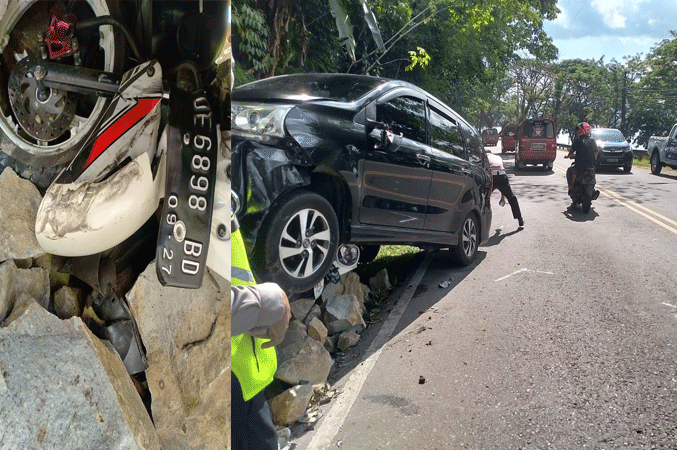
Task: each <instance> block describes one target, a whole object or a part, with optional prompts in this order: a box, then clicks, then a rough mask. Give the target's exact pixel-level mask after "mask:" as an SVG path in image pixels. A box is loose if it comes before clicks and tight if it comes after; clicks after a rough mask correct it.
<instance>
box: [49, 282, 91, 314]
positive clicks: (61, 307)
mask: <svg viewBox="0 0 677 450" xmlns="http://www.w3.org/2000/svg"><path fill="white" fill-rule="evenodd" d="M80 297H81V296H80V295H79V292H78V290H77V289H75V288H72V287H69V286H64V287H62V288H61V289H59V290H58V291H56V292H55V293H54V312H56V315H57V316H58V317H59V319H63V320H66V319H70V318H71V317H73V316H80V315H81V314H82V309H83V306H84V305H83V304H82V302H80V300H79V299H80Z"/></svg>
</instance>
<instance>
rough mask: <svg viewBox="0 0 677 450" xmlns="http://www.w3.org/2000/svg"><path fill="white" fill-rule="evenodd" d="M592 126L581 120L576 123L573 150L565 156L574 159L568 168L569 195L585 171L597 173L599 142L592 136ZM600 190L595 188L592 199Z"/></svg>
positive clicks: (595, 197)
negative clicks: (596, 163)
mask: <svg viewBox="0 0 677 450" xmlns="http://www.w3.org/2000/svg"><path fill="white" fill-rule="evenodd" d="M590 132H591V128H590V125H589V124H588V123H587V122H581V123H579V124H578V125H576V129H575V135H576V137H575V138H574V142H573V143H572V145H571V150H569V154H568V155H566V156H565V158H570V159H574V164H572V165H571V166H570V167H569V168H568V169H567V184H568V186H569V195H570V196H571V195H572V190H573V187H574V184H575V183H576V179H577V178H578V177H579V176H581V175H582V174H583V173H584V172H586V171H588V170H590V171H592V173H593V176H594V173H595V162H596V161H597V153H598V149H597V144H596V143H595V141H594V140H593V139H592V138H591V137H590ZM598 196H599V191H598V190H595V191H594V194H593V197H592V200H595V199H597V197H598Z"/></svg>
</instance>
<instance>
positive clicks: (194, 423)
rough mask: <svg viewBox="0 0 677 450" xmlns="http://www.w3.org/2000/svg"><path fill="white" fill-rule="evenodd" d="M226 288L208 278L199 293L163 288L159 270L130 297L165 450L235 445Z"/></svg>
mask: <svg viewBox="0 0 677 450" xmlns="http://www.w3.org/2000/svg"><path fill="white" fill-rule="evenodd" d="M227 285H228V282H227V281H226V280H225V279H224V278H221V277H219V276H218V275H216V274H215V273H213V272H211V271H208V272H207V273H206V274H205V277H204V280H203V285H202V287H201V288H200V289H178V288H171V287H163V286H162V285H161V284H160V283H159V282H158V279H157V275H156V273H155V263H152V264H150V265H149V266H148V268H147V269H146V270H145V271H144V272H143V273H142V274H141V276H140V277H139V279H138V280H137V282H136V284H135V285H134V287H133V288H132V290H131V291H130V293H129V294H128V299H129V304H130V307H131V309H132V314H133V315H134V317H135V319H136V321H137V324H138V327H139V332H140V334H141V338H142V340H143V343H144V345H145V348H146V352H147V354H146V356H147V358H148V369H147V370H146V378H147V380H148V388H149V389H150V392H151V395H152V399H153V401H152V404H151V410H152V414H153V420H154V423H155V427H156V429H157V432H158V435H159V437H160V441H161V442H162V447H163V449H165V450H170V449H181V450H189V449H202V450H208V449H223V448H224V446H225V445H226V443H227V442H228V439H229V436H230V397H229V396H228V395H224V393H226V392H229V390H230V370H229V368H230V304H229V302H227V301H226V292H229V293H230V288H229V287H228V291H226V288H227Z"/></svg>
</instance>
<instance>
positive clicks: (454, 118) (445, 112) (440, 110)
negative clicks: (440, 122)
mask: <svg viewBox="0 0 677 450" xmlns="http://www.w3.org/2000/svg"><path fill="white" fill-rule="evenodd" d="M431 112H435V113H436V114H439V115H440V116H442V117H443V118H445V119H447V120H449V121H450V122H453V123H454V124H455V125H456V127H457V128H458V130H459V134H460V135H461V145H462V147H463V155H461V156H459V155H457V154H455V153H450V152H447V151H445V153H447V154H449V155H451V156H454V157H457V158H460V159H463V160H465V161H467V160H468V151H467V148H466V146H465V134H464V132H463V120H460V119H461V118H460V117H459V116H458V114H455V113H454V111H453V110H451V109H450V108H447V107H444V105H441V104H439V103H437V102H434V101H431V100H430V99H428V102H427V111H426V114H427V115H428V121H427V122H428V145H429V146H430V147H431V148H437V147H436V146H435V145H434V144H433V132H432V128H433V125H432V121H431Z"/></svg>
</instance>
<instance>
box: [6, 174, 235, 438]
mask: <svg viewBox="0 0 677 450" xmlns="http://www.w3.org/2000/svg"><path fill="white" fill-rule="evenodd" d="M40 201H41V195H40V192H39V191H38V189H37V188H36V187H35V185H34V184H33V183H31V182H30V181H26V180H23V179H21V178H19V177H18V176H17V175H16V174H15V173H14V172H13V170H12V169H11V168H5V169H4V170H3V171H2V174H0V217H2V220H1V221H0V423H2V424H3V427H2V429H1V430H0V447H1V448H7V449H10V448H11V449H19V448H58V449H82V448H92V449H93V448H101V449H104V448H105V449H111V448H119V449H165V450H167V449H181V450H190V449H228V448H230V441H229V437H230V395H229V390H230V305H229V304H228V303H227V296H226V288H227V281H226V280H225V279H224V278H222V277H219V276H218V275H217V274H215V273H213V272H210V271H208V272H207V274H206V275H205V278H204V281H203V286H202V287H201V288H200V289H197V290H186V289H177V288H168V287H163V286H162V285H160V283H159V282H158V280H157V276H156V274H155V264H154V263H153V262H152V256H153V255H152V254H150V255H149V254H148V253H149V252H148V251H147V250H142V248H143V247H142V246H141V247H139V248H138V249H137V250H133V253H132V254H131V255H130V254H129V253H127V254H126V256H125V257H124V258H123V257H122V256H118V255H116V253H115V252H114V251H113V252H111V253H110V254H107V255H97V256H96V257H86V258H61V257H57V256H54V255H49V254H46V253H45V252H44V251H43V250H42V249H41V248H40V246H39V245H38V243H37V240H36V239H35V234H34V229H35V216H36V213H37V208H38V206H39V204H40ZM149 239H150V240H151V241H152V240H155V239H156V237H154V236H149ZM132 248H134V247H132ZM151 248H152V246H151ZM134 252H137V253H134ZM142 252H145V253H143V254H141V253H142ZM151 252H152V250H151ZM146 259H148V260H149V261H150V262H149V263H148V264H146V265H145V266H144V265H141V267H139V264H138V262H139V260H141V261H144V260H146ZM125 261H127V262H128V263H129V264H128V265H127V267H122V266H123V265H124V264H123V262H125ZM102 298H103V299H108V301H109V303H107V305H108V307H109V309H108V311H109V312H110V311H112V310H114V309H115V308H114V307H115V306H116V305H117V306H118V307H119V306H120V302H124V308H122V309H121V310H122V311H124V310H126V311H128V312H130V313H131V317H129V316H126V317H124V318H122V319H121V318H120V317H118V318H115V317H113V316H107V317H106V314H103V313H104V312H105V311H107V310H106V308H103V307H102V306H101V305H103V304H105V303H102V302H103V300H102ZM111 299H112V300H111ZM116 302H117V303H116ZM97 311H98V313H97ZM118 311H120V309H119V308H118ZM101 315H103V316H104V317H101ZM132 318H133V320H131V319H132ZM135 329H136V330H137V333H136V336H137V337H138V339H139V340H140V344H141V351H142V353H143V354H144V355H145V362H146V364H145V369H144V370H141V371H139V372H137V373H134V374H133V375H130V374H129V371H128V369H127V368H126V366H125V363H124V362H123V360H124V359H125V357H126V356H128V355H127V354H128V353H130V352H131V351H132V349H133V346H134V345H135V343H134V341H130V337H131V336H132V335H133V334H130V333H129V330H132V331H133V330H135ZM96 330H98V333H95V331H96ZM102 330H104V331H107V332H108V336H110V338H111V339H112V340H113V341H114V342H111V341H110V339H102V338H101V337H98V335H100V334H101V331H102ZM121 353H122V356H121Z"/></svg>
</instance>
